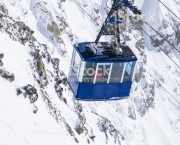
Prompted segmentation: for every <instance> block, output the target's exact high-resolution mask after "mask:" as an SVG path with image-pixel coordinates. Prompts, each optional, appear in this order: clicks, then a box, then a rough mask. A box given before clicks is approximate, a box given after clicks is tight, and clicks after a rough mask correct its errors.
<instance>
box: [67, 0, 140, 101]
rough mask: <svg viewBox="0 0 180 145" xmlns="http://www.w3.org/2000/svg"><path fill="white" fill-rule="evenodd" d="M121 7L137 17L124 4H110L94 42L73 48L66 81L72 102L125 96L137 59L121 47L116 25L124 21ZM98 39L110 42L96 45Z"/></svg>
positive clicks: (116, 1)
mask: <svg viewBox="0 0 180 145" xmlns="http://www.w3.org/2000/svg"><path fill="white" fill-rule="evenodd" d="M124 7H128V8H129V9H131V10H132V11H133V13H134V14H141V11H140V10H138V9H137V8H136V7H135V6H133V5H132V3H131V2H129V1H128V0H113V5H112V8H111V10H110V11H109V13H108V16H107V18H106V20H105V22H104V24H103V25H102V28H101V30H100V32H99V34H98V36H97V38H96V40H95V42H83V43H79V44H76V45H75V46H74V52H73V56H72V60H71V68H70V71H69V77H68V81H69V84H70V87H71V89H72V91H73V93H74V96H75V97H76V99H78V100H117V99H123V98H127V96H129V93H130V90H131V85H132V76H133V72H134V67H135V63H136V61H137V57H136V56H135V55H134V53H133V52H132V51H131V49H130V48H129V47H128V46H126V45H125V44H124V43H121V39H120V29H119V25H120V24H121V23H123V22H124V20H125V14H126V13H125V8H124ZM123 17H124V18H123ZM126 17H127V16H126ZM102 35H106V36H107V35H109V36H111V41H110V42H99V40H100V37H101V36H102ZM112 35H113V36H112Z"/></svg>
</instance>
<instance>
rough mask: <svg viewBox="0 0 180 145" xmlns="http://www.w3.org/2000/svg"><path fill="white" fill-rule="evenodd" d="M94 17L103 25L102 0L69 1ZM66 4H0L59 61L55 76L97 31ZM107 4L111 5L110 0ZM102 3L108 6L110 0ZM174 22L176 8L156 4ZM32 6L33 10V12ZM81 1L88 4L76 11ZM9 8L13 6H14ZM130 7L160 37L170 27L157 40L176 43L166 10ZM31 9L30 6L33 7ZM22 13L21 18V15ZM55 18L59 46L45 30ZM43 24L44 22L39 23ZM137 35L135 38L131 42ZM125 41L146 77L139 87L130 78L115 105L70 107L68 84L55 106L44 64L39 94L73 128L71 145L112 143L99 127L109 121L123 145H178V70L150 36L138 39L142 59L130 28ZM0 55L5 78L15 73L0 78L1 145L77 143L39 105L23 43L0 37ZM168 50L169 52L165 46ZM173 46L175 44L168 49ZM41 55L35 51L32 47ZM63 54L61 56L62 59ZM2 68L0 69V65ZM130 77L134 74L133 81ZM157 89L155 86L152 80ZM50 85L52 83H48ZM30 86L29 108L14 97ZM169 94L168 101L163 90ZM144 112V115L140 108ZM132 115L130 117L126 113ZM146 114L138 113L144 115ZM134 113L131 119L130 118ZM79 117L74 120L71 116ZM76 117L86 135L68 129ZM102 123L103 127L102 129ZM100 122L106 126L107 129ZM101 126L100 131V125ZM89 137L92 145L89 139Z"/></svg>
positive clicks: (26, 0)
mask: <svg viewBox="0 0 180 145" xmlns="http://www.w3.org/2000/svg"><path fill="white" fill-rule="evenodd" d="M74 1H76V2H77V3H78V4H80V7H82V8H83V9H84V10H85V11H86V12H87V13H88V14H89V15H90V16H92V17H93V18H95V17H98V16H100V17H99V19H98V20H97V23H98V24H99V25H101V24H102V23H103V20H104V19H105V16H106V13H105V10H104V8H105V6H106V5H105V1H104V0H98V1H95V0H81V1H80V0H74ZM74 1H73V0H66V2H63V3H62V8H61V9H60V8H58V3H59V2H60V0H54V1H47V0H21V1H16V0H6V1H3V0H0V3H4V5H5V6H6V7H7V9H8V11H9V16H11V17H12V18H13V19H14V20H16V21H23V22H24V23H25V24H26V25H27V26H29V27H30V29H31V30H33V31H34V32H35V33H34V34H33V36H34V37H35V38H36V39H37V41H38V42H40V43H42V44H46V45H47V46H48V52H49V53H50V55H51V57H52V58H59V59H60V65H59V68H60V70H61V71H63V72H64V73H65V75H66V76H68V72H69V66H70V63H71V56H72V51H73V46H72V45H73V44H74V43H78V42H83V41H94V40H95V38H96V36H97V34H98V30H99V29H100V27H99V26H98V25H97V23H94V21H93V20H92V19H91V18H90V17H89V16H88V15H87V14H86V13H84V11H82V9H80V8H79V7H78V6H77V4H76V3H75V2H74ZM109 1H110V0H109ZM109 1H108V2H109ZM162 2H163V3H164V4H165V5H166V6H168V7H169V9H171V10H172V11H173V12H174V13H175V14H176V15H177V16H178V15H179V9H180V6H179V5H177V4H176V3H175V2H174V0H162ZM37 3H39V5H38V6H37ZM85 3H87V6H86V7H84V6H83V5H84V4H85ZM13 5H14V6H13ZM135 5H137V6H138V8H139V9H142V12H143V14H144V15H148V16H147V19H144V20H145V21H147V22H148V23H150V24H151V25H152V27H153V28H154V29H155V30H157V31H159V29H160V27H161V26H162V24H163V23H162V21H163V20H166V21H167V22H168V23H169V25H168V27H167V28H165V29H163V30H162V32H163V34H164V35H167V34H169V35H170V34H172V35H173V38H174V39H175V24H174V23H173V22H172V18H174V19H175V20H176V23H179V20H178V19H177V18H176V17H175V16H174V15H173V14H172V13H171V12H169V11H168V10H167V9H166V8H165V7H164V6H163V5H162V4H160V3H159V2H158V1H157V0H151V1H146V0H135ZM35 6H36V7H35ZM95 7H100V13H99V14H96V13H95V11H94V8H95ZM26 10H27V12H28V13H27V14H24V12H26ZM149 12H150V14H151V13H152V14H155V16H154V18H155V20H154V21H153V22H152V21H150V18H149V17H150V16H149ZM57 16H60V17H61V16H62V17H64V18H65V21H66V22H67V23H68V26H66V27H65V29H64V30H63V31H61V34H60V37H61V38H62V40H63V41H64V44H61V45H60V44H58V43H57V42H56V40H55V38H53V40H51V39H50V37H52V36H53V34H52V33H50V32H49V31H48V30H47V24H48V23H50V22H51V20H53V21H55V22H56V23H57V24H58V26H59V27H60V26H61V22H60V20H59V19H58V18H57ZM44 21H45V22H44ZM143 28H144V30H145V31H146V32H148V34H150V35H153V34H155V33H154V32H152V31H150V29H149V27H148V26H147V25H144V27H143ZM70 33H72V34H73V41H71V40H70V37H69V34H70ZM135 36H138V37H135ZM129 37H130V38H131V41H127V45H129V46H130V47H131V48H132V50H133V52H134V53H135V54H136V56H137V57H138V63H139V64H142V65H143V67H144V69H146V70H147V71H148V72H149V73H150V74H151V75H152V77H153V78H152V77H151V76H150V75H149V74H148V73H147V72H143V75H142V78H141V81H140V82H136V81H135V80H134V82H133V87H132V89H131V95H130V97H129V98H128V99H125V100H121V101H110V102H108V101H106V102H105V101H103V102H79V101H75V100H74V98H73V95H72V92H71V91H70V90H69V88H68V86H65V85H61V87H62V88H63V97H64V98H66V100H67V104H66V103H64V102H63V101H61V100H60V99H59V97H58V95H57V93H56V92H55V89H54V83H55V81H54V78H53V77H51V76H50V73H48V71H47V70H49V71H50V72H52V73H53V74H54V75H55V72H54V69H53V66H52V65H51V64H48V63H47V62H46V60H45V59H43V63H44V64H45V68H46V73H47V76H48V81H49V84H48V85H47V86H46V87H45V88H44V90H45V91H46V92H47V94H48V97H49V98H50V100H51V101H52V104H53V105H54V106H55V108H57V109H58V110H59V111H60V114H61V116H62V117H63V118H64V120H65V121H66V123H67V124H68V125H69V126H70V128H71V129H72V131H73V133H74V136H75V137H76V138H77V140H78V141H79V143H78V144H80V145H81V144H83V145H85V144H88V143H87V139H89V140H90V144H94V145H99V144H102V145H104V144H108V145H112V144H118V141H116V143H115V142H114V136H111V135H110V133H109V132H108V129H107V130H106V132H107V136H108V139H107V138H106V134H105V132H103V131H101V126H100V125H99V124H100V122H103V121H104V119H107V120H108V121H110V123H109V125H110V126H113V127H114V128H115V129H116V130H117V131H118V132H119V133H120V135H122V136H123V137H124V140H123V139H122V138H120V142H121V144H122V145H131V144H133V145H154V144H155V145H156V144H158V145H172V144H173V145H179V144H180V111H179V109H178V108H180V104H179V103H177V101H175V100H174V99H173V97H174V98H175V99H177V100H178V101H179V102H180V78H179V77H180V71H179V68H178V67H177V66H176V65H175V64H174V63H173V62H172V61H171V60H170V59H169V58H168V57H167V56H166V55H165V53H164V52H163V51H160V52H159V51H158V48H157V47H153V45H152V44H151V41H150V38H149V37H148V36H147V35H146V34H145V33H143V38H144V42H145V50H144V55H141V54H140V52H139V51H138V50H137V48H136V47H135V44H136V42H137V41H138V40H139V38H141V37H142V36H141V35H140V34H139V32H138V31H137V30H132V33H130V34H129ZM0 44H1V47H0V53H4V58H3V59H2V62H3V64H4V65H3V66H2V68H5V69H6V70H7V71H9V72H10V73H14V74H15V81H14V82H9V81H7V80H5V79H3V78H1V77H0V102H1V103H0V145H12V144H13V145H37V144H43V145H50V144H53V145H58V144H64V145H74V144H77V143H76V142H75V140H74V138H73V136H71V135H70V134H69V132H68V131H67V128H66V126H65V124H64V123H63V121H62V120H61V121H60V123H57V122H56V121H55V119H54V118H53V116H52V115H50V112H51V111H50V110H49V109H48V108H47V107H46V105H45V102H44V101H43V98H42V94H41V90H42V88H40V87H39V85H38V84H37V82H36V81H35V79H34V77H33V75H34V74H35V75H36V76H37V73H36V72H35V71H33V69H32V68H31V66H30V62H31V63H32V62H33V58H32V57H31V56H30V53H29V52H30V51H31V48H30V47H29V46H28V45H22V44H20V43H19V42H18V41H13V40H12V39H11V38H10V37H9V36H8V34H7V33H5V32H3V31H1V32H0ZM168 47H170V46H168ZM175 47H177V46H175ZM39 49H40V50H41V52H42V51H43V50H42V48H39ZM62 50H66V51H67V53H66V54H65V55H62V54H61V52H62ZM169 55H170V57H171V58H172V59H173V60H174V61H175V62H176V63H177V64H178V65H179V66H180V62H179V60H180V57H179V53H178V52H177V51H175V50H173V51H172V52H171V53H170V54H169ZM145 57H147V59H146V61H147V63H146V64H144V63H143V59H145ZM138 63H137V66H136V71H135V72H139V68H140V65H139V64H138ZM0 68H1V67H0ZM134 77H135V76H134ZM154 78H155V79H156V80H157V81H158V82H160V83H161V85H162V86H161V85H159V84H158V83H157V81H154ZM51 79H52V82H50V80H51ZM28 84H31V85H33V86H34V87H35V88H36V89H37V92H38V95H39V98H38V100H37V101H36V102H35V103H34V104H33V103H32V104H30V102H29V99H28V98H25V97H24V96H23V95H19V96H17V95H16V88H20V87H23V86H26V85H28ZM152 86H154V91H155V95H154V97H153V95H152V93H151V91H152V90H153V89H152V88H153V87H152ZM166 90H167V91H168V92H169V93H170V94H171V95H172V96H173V97H172V96H171V95H170V94H169V93H168V92H167V91H166ZM150 98H153V99H154V103H152V104H151V105H150V107H148V99H150ZM78 104H80V105H82V108H83V111H82V112H80V113H79V112H78V111H76V107H77V106H78ZM35 105H36V106H37V107H38V112H37V113H36V114H34V113H33V108H34V106H35ZM147 108H148V109H147ZM129 110H131V111H129ZM144 110H145V113H143V111H144ZM130 112H134V113H132V115H135V119H132V118H131V117H129V116H130V114H131V113H130ZM78 113H79V114H78ZM79 115H81V116H84V118H85V120H86V123H85V125H84V127H85V128H86V129H87V132H85V131H84V133H83V134H81V135H79V134H78V133H77V132H76V130H75V128H76V126H77V124H78V123H79V122H80V119H79ZM107 124H108V123H107ZM107 124H106V125H107ZM106 125H105V126H106ZM92 136H95V138H94V141H93V140H92V139H91V138H90V137H92Z"/></svg>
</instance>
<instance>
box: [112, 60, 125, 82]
mask: <svg viewBox="0 0 180 145" xmlns="http://www.w3.org/2000/svg"><path fill="white" fill-rule="evenodd" d="M123 69H124V63H113V66H112V71H111V77H110V80H109V82H110V83H120V82H121V78H122V74H123Z"/></svg>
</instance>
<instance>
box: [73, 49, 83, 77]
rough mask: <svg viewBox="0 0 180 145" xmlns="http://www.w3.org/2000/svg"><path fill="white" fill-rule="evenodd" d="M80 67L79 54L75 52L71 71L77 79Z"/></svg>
mask: <svg viewBox="0 0 180 145" xmlns="http://www.w3.org/2000/svg"><path fill="white" fill-rule="evenodd" d="M80 66H81V58H80V56H79V54H78V53H77V52H76V53H75V57H74V62H73V66H72V69H73V71H74V73H75V74H76V76H77V77H78V76H79V70H80Z"/></svg>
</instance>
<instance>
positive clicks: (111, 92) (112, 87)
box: [75, 82, 132, 100]
mask: <svg viewBox="0 0 180 145" xmlns="http://www.w3.org/2000/svg"><path fill="white" fill-rule="evenodd" d="M131 85H132V82H124V83H109V84H102V83H101V84H90V83H81V82H79V86H78V92H77V95H75V96H76V98H77V99H79V100H120V99H124V98H127V97H128V96H129V93H130V89H131Z"/></svg>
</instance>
